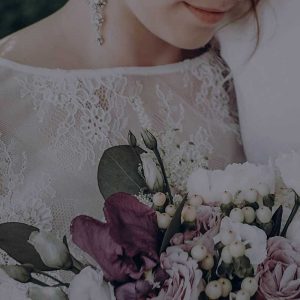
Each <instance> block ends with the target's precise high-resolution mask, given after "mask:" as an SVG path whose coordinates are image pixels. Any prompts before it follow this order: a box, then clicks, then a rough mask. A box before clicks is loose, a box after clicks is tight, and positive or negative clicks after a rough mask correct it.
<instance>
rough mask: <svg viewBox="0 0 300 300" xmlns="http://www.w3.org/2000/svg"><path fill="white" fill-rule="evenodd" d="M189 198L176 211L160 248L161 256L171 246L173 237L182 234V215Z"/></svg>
mask: <svg viewBox="0 0 300 300" xmlns="http://www.w3.org/2000/svg"><path fill="white" fill-rule="evenodd" d="M186 200H187V198H186V197H185V198H184V199H183V200H182V202H181V203H180V205H179V207H178V208H177V210H176V213H175V215H174V217H173V219H172V221H171V223H170V225H169V227H168V229H167V231H166V232H165V235H164V238H163V241H162V244H161V247H160V254H161V253H162V252H164V251H166V249H167V247H168V246H169V245H170V241H171V239H172V237H173V236H174V235H175V234H176V233H178V232H180V229H181V213H182V210H183V207H184V204H185V202H186Z"/></svg>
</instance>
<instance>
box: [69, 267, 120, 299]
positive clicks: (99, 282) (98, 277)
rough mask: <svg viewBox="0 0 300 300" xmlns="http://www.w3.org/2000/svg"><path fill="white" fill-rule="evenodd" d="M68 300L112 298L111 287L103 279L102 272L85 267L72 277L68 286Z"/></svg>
mask: <svg viewBox="0 0 300 300" xmlns="http://www.w3.org/2000/svg"><path fill="white" fill-rule="evenodd" d="M68 293H69V299H70V300H99V299H101V300H113V299H115V296H114V292H113V288H112V286H111V285H110V284H108V283H107V282H105V281H104V280H103V273H102V272H101V271H99V270H94V269H93V268H92V267H86V268H85V269H83V270H82V271H81V272H80V273H79V274H78V275H76V276H75V277H74V279H73V280H72V282H71V284H70V287H69V291H68Z"/></svg>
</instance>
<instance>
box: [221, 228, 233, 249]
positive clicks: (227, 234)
mask: <svg viewBox="0 0 300 300" xmlns="http://www.w3.org/2000/svg"><path fill="white" fill-rule="evenodd" d="M234 241H235V234H234V232H233V231H232V230H224V231H222V232H221V242H222V244H223V245H224V246H228V245H230V244H231V243H233V242H234Z"/></svg>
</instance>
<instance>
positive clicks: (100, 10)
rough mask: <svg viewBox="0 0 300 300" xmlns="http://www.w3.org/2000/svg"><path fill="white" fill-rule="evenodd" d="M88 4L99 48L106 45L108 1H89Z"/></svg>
mask: <svg viewBox="0 0 300 300" xmlns="http://www.w3.org/2000/svg"><path fill="white" fill-rule="evenodd" d="M88 4H89V7H90V11H91V22H92V25H93V26H94V28H95V30H96V33H97V43H98V45H99V46H102V45H103V44H104V33H103V27H104V23H105V16H104V15H105V7H106V5H107V0H88Z"/></svg>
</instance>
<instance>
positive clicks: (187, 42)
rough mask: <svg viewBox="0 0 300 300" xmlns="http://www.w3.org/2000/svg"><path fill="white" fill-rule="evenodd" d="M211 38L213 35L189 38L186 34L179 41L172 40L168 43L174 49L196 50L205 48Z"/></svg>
mask: <svg viewBox="0 0 300 300" xmlns="http://www.w3.org/2000/svg"><path fill="white" fill-rule="evenodd" d="M213 36H214V35H213V34H207V35H205V36H203V35H200V34H199V35H197V36H191V35H190V36H189V34H186V35H185V36H182V38H180V39H178V38H177V39H172V40H170V41H168V42H169V43H170V44H171V45H172V46H174V47H176V48H180V49H184V50H196V49H199V48H202V47H204V46H206V45H207V44H208V43H209V42H210V41H211V39H212V38H213Z"/></svg>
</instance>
